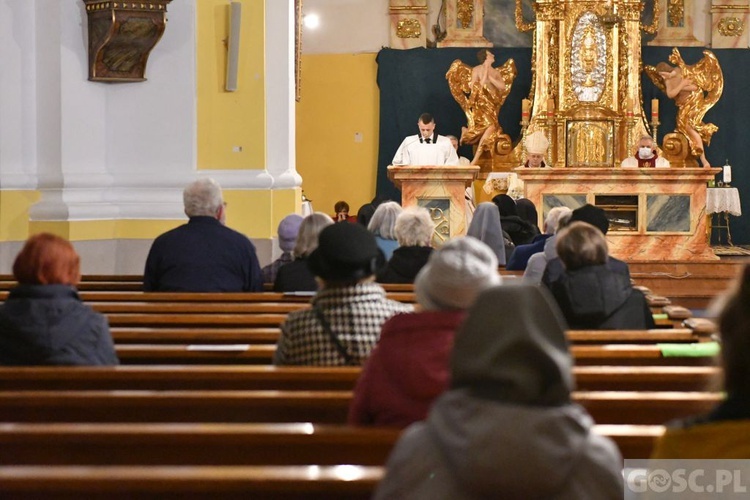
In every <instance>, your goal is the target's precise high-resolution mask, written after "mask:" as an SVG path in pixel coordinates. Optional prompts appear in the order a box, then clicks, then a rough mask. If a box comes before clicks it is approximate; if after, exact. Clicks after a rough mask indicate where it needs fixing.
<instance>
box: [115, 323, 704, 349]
mask: <svg viewBox="0 0 750 500" xmlns="http://www.w3.org/2000/svg"><path fill="white" fill-rule="evenodd" d="M110 332H111V333H112V338H113V339H114V341H115V343H116V344H275V343H276V342H277V341H278V339H279V335H281V330H280V329H279V328H278V327H247V328H223V327H202V328H190V327H182V328H174V327H172V328H170V327H165V328H152V327H141V328H139V327H113V328H111V329H110ZM567 335H568V339H569V340H570V341H571V342H572V343H574V344H581V345H582V344H618V343H619V344H623V343H628V344H632V343H638V344H653V343H658V342H670V343H691V342H702V341H705V340H708V339H709V337H707V336H705V335H696V334H694V333H693V332H692V331H691V330H690V329H688V328H673V329H662V328H657V329H654V330H569V331H568V332H567Z"/></svg>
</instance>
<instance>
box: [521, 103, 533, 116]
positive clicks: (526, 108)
mask: <svg viewBox="0 0 750 500" xmlns="http://www.w3.org/2000/svg"><path fill="white" fill-rule="evenodd" d="M530 109H531V101H529V100H528V99H524V100H523V101H521V114H522V115H525V116H529V110H530Z"/></svg>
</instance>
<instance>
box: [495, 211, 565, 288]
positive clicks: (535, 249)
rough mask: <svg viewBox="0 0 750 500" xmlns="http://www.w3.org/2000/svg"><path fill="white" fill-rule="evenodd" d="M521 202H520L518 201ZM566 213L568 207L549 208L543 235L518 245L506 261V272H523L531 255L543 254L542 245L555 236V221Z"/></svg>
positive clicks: (540, 274)
mask: <svg viewBox="0 0 750 500" xmlns="http://www.w3.org/2000/svg"><path fill="white" fill-rule="evenodd" d="M518 201H521V200H518ZM566 213H570V209H569V208H568V207H554V208H551V209H550V211H549V212H548V213H547V218H546V219H545V220H544V234H540V235H538V236H536V237H534V239H533V240H532V241H531V243H527V244H526V245H518V246H517V247H516V249H515V250H513V254H512V255H511V256H510V259H508V264H507V265H506V266H505V269H507V270H508V271H524V270H525V269H526V266H527V264H528V262H529V259H530V258H531V256H532V255H534V254H535V253H539V252H544V244H545V243H546V241H547V240H548V239H549V238H552V236H553V235H554V234H555V230H556V229H557V221H558V220H559V218H560V216H561V215H563V214H566ZM541 277H542V273H541V272H540V273H539V278H541ZM537 282H538V280H537Z"/></svg>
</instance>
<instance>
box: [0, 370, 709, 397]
mask: <svg viewBox="0 0 750 500" xmlns="http://www.w3.org/2000/svg"><path fill="white" fill-rule="evenodd" d="M359 374H360V368H359V367H352V366H342V367H303V366H268V365H253V366H239V365H225V366H214V365H209V366H206V365H198V366H180V365H150V366H141V365H138V366H115V367H0V390H6V391H22V390H36V391H52V390H77V391H85V390H155V391H159V390H287V391H289V390H292V391H295V390H298V391H326V390H352V389H353V388H354V384H355V383H356V381H357V378H358V377H359ZM573 375H574V377H575V380H576V387H577V388H578V389H579V390H586V391H634V390H644V391H708V390H718V387H719V386H718V385H717V383H716V382H717V381H718V378H719V375H720V370H719V368H717V367H709V366H681V367H674V366H642V367H640V366H639V367H634V366H575V367H573Z"/></svg>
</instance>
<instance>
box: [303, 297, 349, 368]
mask: <svg viewBox="0 0 750 500" xmlns="http://www.w3.org/2000/svg"><path fill="white" fill-rule="evenodd" d="M313 311H315V316H317V318H318V321H320V324H321V325H323V330H325V332H326V333H327V334H328V336H329V337H330V338H331V341H333V345H335V346H336V350H337V351H338V352H339V354H341V356H342V357H343V358H344V361H346V364H348V365H355V364H357V363H354V359H353V358H352V356H351V354H349V351H347V350H346V347H344V346H343V345H342V344H341V341H340V340H339V337H338V335H336V334H335V333H333V330H331V324H330V323H328V320H327V319H326V318H325V316H323V311H321V310H320V309H319V308H317V307H313Z"/></svg>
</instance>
